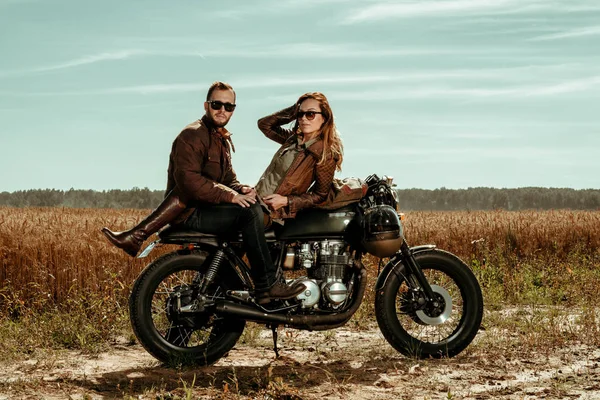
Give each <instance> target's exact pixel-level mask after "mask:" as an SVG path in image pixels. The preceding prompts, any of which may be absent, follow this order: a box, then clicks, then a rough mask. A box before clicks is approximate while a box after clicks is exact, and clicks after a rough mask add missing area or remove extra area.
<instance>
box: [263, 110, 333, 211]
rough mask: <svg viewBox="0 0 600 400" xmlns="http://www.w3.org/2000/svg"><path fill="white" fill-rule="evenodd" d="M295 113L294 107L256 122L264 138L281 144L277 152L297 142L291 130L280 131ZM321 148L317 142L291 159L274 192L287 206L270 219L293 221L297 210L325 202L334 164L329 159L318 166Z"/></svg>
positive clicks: (330, 158) (321, 141)
mask: <svg viewBox="0 0 600 400" xmlns="http://www.w3.org/2000/svg"><path fill="white" fill-rule="evenodd" d="M295 109H296V106H295V105H294V106H291V107H288V108H286V109H283V110H281V111H278V112H276V113H274V114H271V115H269V116H267V117H264V118H261V119H259V120H258V128H259V129H260V130H261V131H262V132H263V133H264V134H265V136H266V137H268V138H269V139H271V140H273V141H275V142H277V143H279V144H281V145H282V148H281V149H280V150H282V149H283V148H284V147H287V146H290V145H291V144H292V143H294V142H295V141H296V140H297V137H296V134H295V133H294V132H293V131H292V130H291V129H286V128H282V125H286V124H289V123H290V122H292V121H293V120H294V119H296V115H295ZM323 145H324V143H323V140H322V139H321V138H319V140H317V141H316V142H315V143H313V144H312V145H311V146H309V147H308V148H306V149H305V150H304V151H302V152H300V153H299V154H298V156H297V157H296V158H295V159H294V161H293V162H292V165H291V166H290V168H289V169H288V171H287V173H286V174H285V176H284V178H283V181H282V182H281V184H280V185H279V186H278V188H277V190H276V191H275V193H276V194H280V195H282V196H287V197H288V201H289V204H288V206H287V207H283V208H281V209H279V210H277V211H276V212H272V213H271V217H272V218H294V217H295V216H296V213H297V212H298V211H299V210H301V209H303V208H307V207H313V206H315V205H316V204H319V203H321V202H323V201H324V200H325V199H326V197H327V194H328V193H329V190H330V188H331V182H332V181H333V175H334V173H335V168H336V160H335V159H334V158H333V156H330V157H327V158H325V160H323V162H321V163H319V162H320V161H321V157H322V156H323V151H324V148H323V147H324V146H323ZM330 154H331V153H330ZM309 189H310V190H309Z"/></svg>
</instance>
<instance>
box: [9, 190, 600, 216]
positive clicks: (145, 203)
mask: <svg viewBox="0 0 600 400" xmlns="http://www.w3.org/2000/svg"><path fill="white" fill-rule="evenodd" d="M397 193H398V201H399V203H400V208H401V209H402V210H404V211H411V210H446V211H449V210H492V209H504V210H524V209H546V210H547V209H559V208H569V209H575V210H596V209H600V189H582V190H575V189H566V188H541V187H524V188H518V189H496V188H488V187H477V188H468V189H446V188H441V189H434V190H427V189H399V190H397ZM163 196H164V192H163V191H162V190H150V189H148V188H143V189H140V188H137V187H134V188H133V189H131V190H103V191H95V190H80V189H69V190H66V191H63V190H56V189H31V190H19V191H16V192H1V193H0V206H12V207H76V208H140V209H147V208H154V207H156V206H157V205H158V204H159V203H160V202H161V200H162V199H163Z"/></svg>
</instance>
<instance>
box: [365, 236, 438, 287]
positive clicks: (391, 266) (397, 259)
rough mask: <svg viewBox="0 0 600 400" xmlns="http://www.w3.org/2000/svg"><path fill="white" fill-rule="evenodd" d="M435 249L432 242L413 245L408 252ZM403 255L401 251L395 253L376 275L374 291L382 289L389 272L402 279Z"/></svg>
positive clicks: (423, 251)
mask: <svg viewBox="0 0 600 400" xmlns="http://www.w3.org/2000/svg"><path fill="white" fill-rule="evenodd" d="M434 249H435V245H434V244H425V245H421V246H414V247H411V248H410V253H411V254H412V255H415V254H418V253H425V252H427V251H432V250H434ZM403 260H404V255H403V254H402V253H401V252H398V253H396V254H395V255H394V256H393V257H392V258H390V261H389V262H388V263H387V264H386V265H385V267H383V270H382V271H381V273H380V274H379V276H378V277H377V283H375V291H377V290H380V289H382V288H383V287H384V286H385V283H386V282H387V279H388V277H389V276H390V275H391V274H394V275H396V276H398V278H400V279H404V273H405V269H406V266H405V265H404V263H403Z"/></svg>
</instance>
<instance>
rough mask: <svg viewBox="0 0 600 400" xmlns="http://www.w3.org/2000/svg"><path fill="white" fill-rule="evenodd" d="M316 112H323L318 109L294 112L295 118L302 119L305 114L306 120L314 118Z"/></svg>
mask: <svg viewBox="0 0 600 400" xmlns="http://www.w3.org/2000/svg"><path fill="white" fill-rule="evenodd" d="M317 114H323V113H322V112H320V111H298V114H296V118H297V119H302V117H304V116H306V119H307V120H309V121H312V120H313V119H315V117H316V116H317Z"/></svg>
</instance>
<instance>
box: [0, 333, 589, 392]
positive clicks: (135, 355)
mask: <svg viewBox="0 0 600 400" xmlns="http://www.w3.org/2000/svg"><path fill="white" fill-rule="evenodd" d="M247 329H248V328H247ZM249 329H250V330H251V334H250V335H249V334H246V336H245V339H244V340H243V341H242V343H238V345H237V346H236V347H235V348H234V349H233V350H232V351H231V352H230V353H229V354H228V356H227V357H226V358H223V359H222V360H220V361H219V362H218V363H217V364H215V365H214V366H211V367H206V368H193V369H190V368H188V369H177V368H167V367H165V366H161V365H160V364H159V363H158V362H157V361H156V360H155V359H153V358H152V357H151V356H150V355H149V354H148V353H146V352H145V351H144V349H142V348H141V347H140V346H139V345H128V344H127V343H126V342H125V341H123V342H122V343H116V344H114V345H112V346H111V347H110V349H109V350H107V351H106V352H103V353H101V354H98V355H95V356H90V355H83V354H80V353H77V352H72V351H65V352H56V351H52V352H50V351H43V350H40V351H39V352H37V353H36V354H33V355H31V357H29V358H27V359H25V360H20V361H13V362H3V363H1V364H0V400H3V399H112V398H128V399H178V398H190V399H191V398H261V399H277V398H280V399H320V398H326V399H391V398H398V399H600V348H590V347H586V346H582V345H572V346H569V347H568V348H558V349H556V350H551V351H548V350H544V351H542V350H540V351H539V352H531V351H530V352H528V353H527V354H522V353H521V352H520V351H519V349H513V351H510V355H509V354H508V353H502V352H498V351H496V350H490V348H489V346H488V344H487V343H491V342H490V340H493V339H494V337H493V335H497V334H498V333H497V332H490V331H484V330H482V331H480V333H479V334H478V336H477V338H476V341H475V342H474V343H473V344H472V345H471V346H470V347H469V348H468V349H467V350H466V351H464V352H463V353H462V354H460V355H459V356H457V357H455V358H453V359H444V360H416V359H411V358H407V357H404V356H402V355H400V354H399V353H397V352H396V351H395V350H394V349H393V348H392V347H391V346H389V345H388V344H387V342H386V341H385V340H384V339H383V336H382V335H381V334H380V333H379V331H378V330H377V328H376V326H372V327H370V328H369V329H367V330H358V331H357V330H350V329H347V328H340V329H337V330H334V331H328V332H301V331H296V330H291V329H280V330H279V341H278V344H279V349H280V358H278V359H276V358H275V354H274V352H273V350H272V339H271V331H270V330H266V329H261V328H260V327H259V326H256V325H255V326H251V327H250V328H249ZM520 354H522V355H520Z"/></svg>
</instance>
